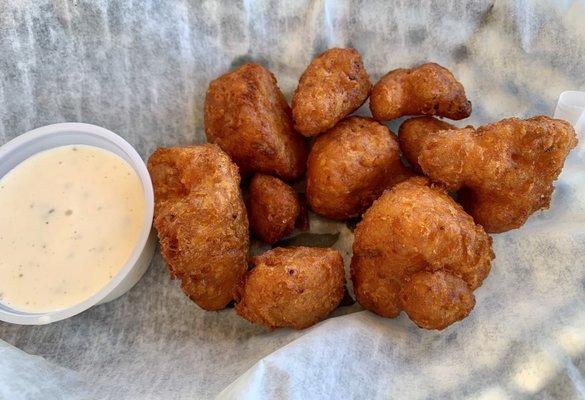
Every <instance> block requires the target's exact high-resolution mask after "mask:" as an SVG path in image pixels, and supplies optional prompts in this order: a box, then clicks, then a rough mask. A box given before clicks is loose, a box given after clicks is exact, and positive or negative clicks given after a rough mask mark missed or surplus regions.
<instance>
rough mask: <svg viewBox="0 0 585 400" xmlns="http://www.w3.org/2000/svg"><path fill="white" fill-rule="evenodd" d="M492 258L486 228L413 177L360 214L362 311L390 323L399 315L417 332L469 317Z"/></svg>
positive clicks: (356, 277) (354, 267) (356, 268)
mask: <svg viewBox="0 0 585 400" xmlns="http://www.w3.org/2000/svg"><path fill="white" fill-rule="evenodd" d="M493 258H494V253H493V251H492V249H491V238H490V237H489V236H488V235H487V234H486V233H485V231H484V230H483V228H482V227H481V226H480V225H476V224H475V223H474V222H473V219H472V218H471V217H470V216H469V215H467V214H466V213H465V212H464V211H463V209H462V208H461V206H460V205H459V204H457V203H456V202H455V201H454V200H453V199H451V197H449V196H448V195H447V194H446V193H445V192H444V191H443V190H442V189H439V188H435V187H433V186H430V185H429V182H428V180H427V179H426V178H423V177H415V178H411V179H408V180H407V181H405V182H402V183H399V184H398V185H396V186H394V188H392V189H391V190H387V191H385V192H384V194H382V196H381V197H380V198H379V199H378V200H376V201H375V202H374V204H373V205H372V206H371V207H370V208H369V209H368V211H366V212H365V214H364V216H363V219H362V221H361V222H360V223H359V224H358V226H357V228H356V230H355V241H354V244H353V258H352V260H351V276H352V281H353V285H354V291H355V294H356V297H357V300H358V302H359V303H360V304H361V305H362V306H363V307H364V308H366V309H368V310H371V311H373V312H375V313H377V314H379V315H382V316H385V317H390V318H393V317H396V316H397V315H398V314H400V312H401V311H402V310H404V311H405V312H406V313H407V314H408V316H409V317H410V319H412V320H413V321H414V322H415V323H416V324H417V325H418V326H420V327H422V328H426V329H443V328H445V327H447V326H449V325H451V324H452V323H454V322H456V321H459V320H461V319H463V318H465V317H466V316H467V315H468V314H469V312H470V311H471V309H472V308H473V306H474V301H475V300H474V296H473V290H475V289H476V288H477V287H479V286H480V285H481V283H482V282H483V280H484V279H485V278H486V277H487V275H488V273H489V271H490V263H491V260H492V259H493Z"/></svg>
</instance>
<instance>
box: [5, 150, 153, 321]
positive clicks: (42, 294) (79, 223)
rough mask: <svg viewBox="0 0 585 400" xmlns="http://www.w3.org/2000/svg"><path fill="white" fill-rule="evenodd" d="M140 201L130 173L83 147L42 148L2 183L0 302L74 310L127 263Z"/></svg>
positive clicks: (136, 229) (120, 163) (121, 163)
mask: <svg viewBox="0 0 585 400" xmlns="http://www.w3.org/2000/svg"><path fill="white" fill-rule="evenodd" d="M144 212H145V200H144V194H143V190H142V184H141V182H140V179H139V177H138V175H137V174H136V172H135V171H134V169H133V168H132V167H131V166H130V165H128V163H126V162H125V161H124V160H123V159H122V158H120V157H118V156H117V155H115V154H113V153H111V152H108V151H106V150H103V149H100V148H98V147H93V146H86V145H73V146H62V147H57V148H54V149H50V150H46V151H43V152H41V153H38V154H36V155H33V156H32V157H30V158H29V159H27V160H25V161H23V162H22V163H21V164H19V165H17V166H16V167H15V168H14V169H13V170H12V171H10V172H9V173H8V174H6V175H5V176H4V177H2V178H1V179H0V302H2V303H3V304H5V305H7V306H9V307H11V308H14V309H17V310H20V311H26V312H47V311H54V310H58V309H63V308H67V307H70V306H73V305H75V304H78V303H80V302H82V301H84V300H86V299H87V298H89V297H90V296H92V295H93V294H95V293H97V292H98V291H99V290H100V289H102V288H103V287H104V286H105V285H106V284H107V283H108V282H109V281H110V280H111V279H112V278H113V277H114V276H115V275H116V274H117V273H118V271H119V270H120V269H121V268H122V266H123V265H124V264H125V262H126V261H127V260H128V258H129V256H130V254H131V253H132V250H133V249H134V246H135V245H136V242H137V241H138V238H139V235H140V231H141V228H142V225H143V220H144Z"/></svg>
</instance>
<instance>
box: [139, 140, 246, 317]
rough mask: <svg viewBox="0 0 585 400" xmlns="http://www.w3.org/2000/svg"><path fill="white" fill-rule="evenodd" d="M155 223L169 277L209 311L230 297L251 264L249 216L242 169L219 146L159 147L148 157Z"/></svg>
mask: <svg viewBox="0 0 585 400" xmlns="http://www.w3.org/2000/svg"><path fill="white" fill-rule="evenodd" d="M148 171H149V172H150V176H151V178H152V183H153V186H154V195H155V216H154V226H155V227H156V230H157V231H158V237H159V240H160V247H161V252H162V255H163V257H164V259H165V261H166V263H167V266H168V268H169V271H170V273H171V276H172V277H173V278H175V277H177V278H180V279H181V283H182V288H183V291H184V292H185V293H186V294H187V295H188V296H189V298H191V300H193V301H194V302H196V303H197V304H198V305H199V306H200V307H201V308H203V309H206V310H220V309H222V308H224V307H225V306H226V305H227V304H228V303H229V302H230V301H231V300H232V299H233V292H234V290H235V287H236V284H237V283H238V282H239V280H240V279H242V277H243V276H244V274H245V273H246V269H247V258H248V250H249V237H248V219H247V216H246V210H245V207H244V202H243V199H242V195H241V193H240V187H239V185H240V177H239V175H238V168H237V167H236V165H235V164H234V163H232V161H231V160H230V159H229V157H228V156H227V154H225V153H224V152H223V151H221V149H220V148H219V147H217V146H216V145H212V144H205V145H201V146H193V147H169V148H159V149H157V150H156V151H155V152H154V154H153V155H152V156H151V157H150V159H149V160H148Z"/></svg>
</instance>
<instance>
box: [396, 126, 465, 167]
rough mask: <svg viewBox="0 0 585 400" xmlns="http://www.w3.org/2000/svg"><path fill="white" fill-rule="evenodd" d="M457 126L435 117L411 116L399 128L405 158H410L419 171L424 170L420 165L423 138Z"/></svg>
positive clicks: (399, 140) (410, 161)
mask: <svg viewBox="0 0 585 400" xmlns="http://www.w3.org/2000/svg"><path fill="white" fill-rule="evenodd" d="M456 128H457V127H456V126H454V125H451V124H448V123H446V122H443V121H441V120H439V119H436V118H433V117H414V118H410V119H407V120H406V121H404V122H403V123H402V125H400V129H399V130H398V144H399V146H400V150H402V154H403V155H404V158H406V159H407V160H408V162H409V163H410V165H411V166H412V168H413V169H414V170H415V171H417V172H422V171H421V169H420V165H418V155H419V154H420V151H421V149H420V146H421V139H422V138H423V137H425V136H428V135H432V134H433V133H435V132H438V131H443V130H446V129H456Z"/></svg>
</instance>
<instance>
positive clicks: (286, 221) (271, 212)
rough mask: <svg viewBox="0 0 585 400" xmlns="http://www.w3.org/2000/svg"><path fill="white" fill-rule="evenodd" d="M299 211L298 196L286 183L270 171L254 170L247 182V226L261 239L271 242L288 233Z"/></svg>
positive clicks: (292, 227)
mask: <svg viewBox="0 0 585 400" xmlns="http://www.w3.org/2000/svg"><path fill="white" fill-rule="evenodd" d="M300 212H301V205H300V203H299V197H298V196H297V194H296V192H295V191H294V190H293V188H291V187H290V186H289V185H287V184H286V183H284V182H283V181H281V180H280V179H278V178H275V177H273V176H269V175H262V174H256V175H254V178H252V182H251V183H250V197H249V199H248V216H249V217H250V229H251V230H252V232H253V233H254V234H255V235H256V236H258V237H259V238H260V239H261V240H262V241H264V242H266V243H270V244H272V243H274V242H276V241H278V240H280V239H282V238H283V237H285V236H287V235H288V234H289V233H291V232H292V231H293V230H294V228H295V222H296V221H297V218H298V217H299V214H300Z"/></svg>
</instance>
